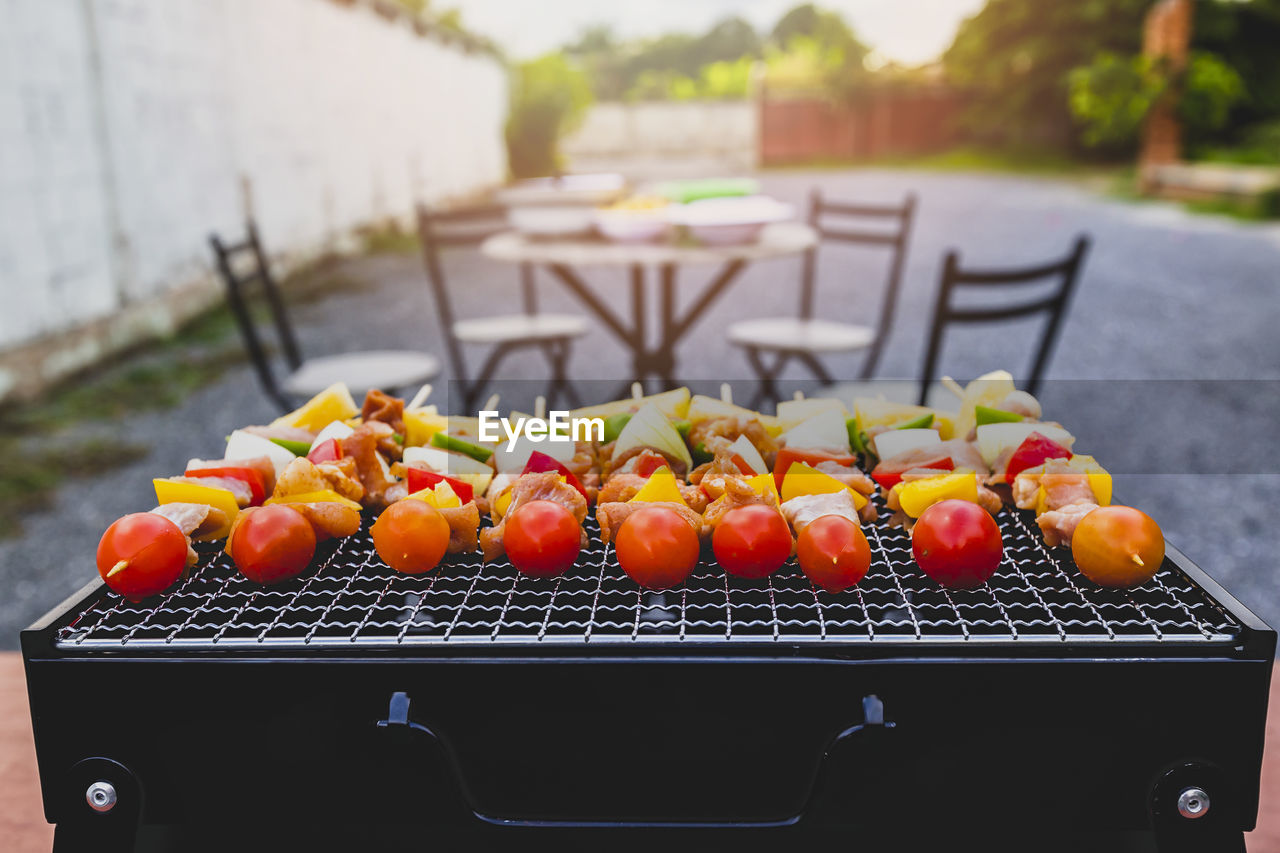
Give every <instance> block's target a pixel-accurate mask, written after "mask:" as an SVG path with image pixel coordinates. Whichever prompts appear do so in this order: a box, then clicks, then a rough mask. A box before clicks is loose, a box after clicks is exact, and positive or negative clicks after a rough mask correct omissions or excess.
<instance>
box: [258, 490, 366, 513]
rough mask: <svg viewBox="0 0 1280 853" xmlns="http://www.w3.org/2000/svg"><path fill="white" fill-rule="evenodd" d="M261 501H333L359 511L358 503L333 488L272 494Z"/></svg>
mask: <svg viewBox="0 0 1280 853" xmlns="http://www.w3.org/2000/svg"><path fill="white" fill-rule="evenodd" d="M262 503H263V505H266V504H328V503H334V504H342V505H343V506H349V507H351V508H352V509H354V510H355V511H356V512H359V511H360V504H358V503H356V502H355V501H353V500H351V498H344V497H343V496H342V495H340V494H338V493H337V492H335V491H334V490H333V489H321V490H319V491H315V492H298V493H297V494H293V495H273V496H271V497H269V498H267V499H266V500H265V501H263V502H262Z"/></svg>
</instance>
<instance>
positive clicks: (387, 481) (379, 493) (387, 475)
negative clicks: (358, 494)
mask: <svg viewBox="0 0 1280 853" xmlns="http://www.w3.org/2000/svg"><path fill="white" fill-rule="evenodd" d="M393 435H394V430H392V428H391V427H390V426H389V425H387V424H385V423H383V422H382V421H374V422H372V423H367V424H361V425H360V426H358V427H356V429H355V432H353V433H352V434H351V435H349V436H347V437H346V438H343V439H341V440H340V442H339V444H340V445H341V446H342V455H343V460H345V459H346V458H348V457H350V458H351V459H352V460H353V464H354V465H355V469H356V476H357V478H358V479H359V481H360V484H361V486H363V487H364V497H363V503H364V504H365V505H366V506H372V507H385V506H388V505H390V504H392V503H394V502H395V501H397V500H399V499H400V498H402V497H404V496H405V494H406V492H407V489H406V487H405V485H404V483H403V482H400V481H399V480H397V479H395V477H394V476H392V474H391V467H390V465H389V464H388V463H387V460H386V458H385V457H384V456H383V455H382V454H381V453H379V451H378V448H379V446H380V445H382V444H383V443H384V442H386V441H388V440H392V436H393ZM340 461H342V460H340Z"/></svg>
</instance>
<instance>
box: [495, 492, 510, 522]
mask: <svg viewBox="0 0 1280 853" xmlns="http://www.w3.org/2000/svg"><path fill="white" fill-rule="evenodd" d="M510 508H511V490H510V489H507V490H506V491H505V492H503V493H502V494H500V495H498V496H497V497H496V498H494V500H493V513H492V515H493V520H494V521H497V520H498V519H500V518H502V517H503V516H504V515H506V514H507V510H508V509H510Z"/></svg>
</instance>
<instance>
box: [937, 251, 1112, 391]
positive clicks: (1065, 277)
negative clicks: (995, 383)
mask: <svg viewBox="0 0 1280 853" xmlns="http://www.w3.org/2000/svg"><path fill="white" fill-rule="evenodd" d="M1089 244H1090V240H1089V237H1088V236H1087V235H1084V234H1081V235H1080V236H1079V237H1077V238H1076V243H1075V247H1074V248H1073V249H1072V250H1071V253H1070V254H1069V255H1067V256H1066V257H1065V258H1063V259H1062V260H1060V261H1054V262H1052V263H1047V264H1042V265H1040V266H1032V267H1021V268H1016V269H982V270H977V269H972V270H965V269H961V268H960V255H959V253H958V252H956V251H954V250H952V251H950V252H948V253H947V257H946V262H945V263H944V264H943V268H942V285H941V287H940V288H939V289H938V301H937V304H936V306H935V307H934V312H933V326H932V328H931V329H930V331H929V348H928V350H927V351H926V353H925V359H924V369H923V371H922V373H921V376H920V405H922V406H923V405H924V404H925V399H926V397H927V396H928V393H929V386H930V384H932V383H933V380H934V378H935V376H936V370H937V366H938V355H939V353H940V352H941V350H942V338H943V334H944V333H945V331H946V327H947V324H949V323H989V322H994V321H1000V320H1013V319H1016V318H1019V317H1026V316H1030V315H1032V314H1040V313H1044V314H1047V315H1048V321H1047V322H1046V323H1045V327H1044V330H1043V332H1042V333H1041V336H1040V346H1039V347H1038V348H1037V349H1036V356H1035V362H1034V363H1033V365H1032V367H1031V378H1030V381H1029V382H1028V384H1027V391H1029V392H1031V393H1032V394H1035V393H1036V392H1037V391H1038V390H1039V387H1040V377H1041V376H1042V374H1043V373H1044V369H1045V367H1046V366H1047V365H1048V363H1049V356H1050V355H1051V354H1052V352H1053V347H1054V344H1055V343H1056V342H1057V338H1058V332H1059V331H1060V330H1061V327H1062V318H1063V317H1064V316H1065V315H1066V312H1067V306H1068V305H1069V304H1070V301H1071V294H1072V292H1073V291H1074V290H1075V286H1076V280H1077V279H1078V278H1079V277H1080V268H1081V266H1083V264H1084V258H1085V255H1086V254H1087V253H1088V251H1089ZM1046 279H1049V280H1051V279H1058V286H1057V287H1056V288H1054V290H1053V292H1051V293H1050V294H1049V295H1048V296H1043V297H1041V298H1039V299H1033V300H1031V301H1026V300H1023V301H1021V302H1015V303H1013V304H1012V305H1008V306H1005V307H992V306H987V305H984V306H981V307H975V308H957V307H955V306H954V305H953V304H952V300H951V297H952V294H953V293H955V292H956V290H957V289H959V288H964V287H1018V286H1019V285H1028V284H1035V283H1037V282H1043V281H1045V280H1046Z"/></svg>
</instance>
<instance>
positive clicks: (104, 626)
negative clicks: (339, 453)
mask: <svg viewBox="0 0 1280 853" xmlns="http://www.w3.org/2000/svg"><path fill="white" fill-rule="evenodd" d="M884 517H885V515H884V514H882V518H884ZM998 521H999V523H1000V528H1001V532H1002V533H1003V535H1004V560H1003V562H1002V563H1001V565H1000V569H999V570H998V571H997V573H996V575H995V577H993V578H992V579H991V581H990V582H989V583H987V584H985V585H983V586H982V587H980V588H978V589H976V590H945V589H942V588H940V587H939V586H938V585H937V584H935V583H934V582H933V581H931V580H930V579H929V578H927V577H925V576H924V575H923V573H921V571H920V569H919V568H918V567H917V566H916V564H915V562H914V560H913V559H912V556H911V537H910V534H908V533H907V532H906V531H903V530H901V529H896V528H890V527H888V526H887V525H886V524H885V523H884V522H883V521H880V522H877V523H875V524H868V525H866V526H865V529H866V532H867V535H868V537H867V538H868V541H869V542H870V544H871V548H872V564H871V570H870V572H869V573H868V574H867V577H866V578H864V579H863V580H862V582H861V583H860V584H859V585H858V586H857V587H855V588H853V589H851V590H848V591H846V592H843V593H840V594H839V595H832V594H829V593H826V592H823V591H820V590H815V589H814V587H813V586H812V585H811V584H810V583H809V581H808V579H807V578H805V576H804V574H803V573H802V572H801V571H800V569H799V567H798V566H797V565H796V564H795V562H794V561H791V562H788V563H787V565H785V566H784V567H783V568H782V569H781V570H780V571H779V572H777V573H776V574H774V575H773V576H772V577H770V578H767V579H765V580H761V581H746V580H743V579H740V578H735V577H729V576H727V575H726V574H725V573H724V571H723V570H722V569H721V568H720V567H719V566H718V565H717V564H716V563H715V562H714V561H713V560H710V559H709V555H708V558H707V559H704V560H703V562H701V563H700V564H699V565H698V567H697V568H696V569H695V571H694V573H693V575H692V576H691V577H690V578H689V580H688V581H687V582H686V583H685V584H684V585H683V586H680V587H677V588H674V589H671V590H668V591H666V592H662V593H653V592H647V591H644V590H640V589H638V588H637V586H636V585H635V584H634V583H633V582H632V581H631V580H630V579H629V578H627V577H626V575H625V574H624V573H623V572H622V570H621V569H620V568H619V566H618V563H617V560H616V559H615V557H614V553H613V549H612V548H611V547H607V546H605V545H604V544H603V543H602V542H601V541H600V538H599V531H598V529H597V528H596V527H595V525H594V521H593V520H591V519H589V520H588V522H587V526H588V534H589V535H590V539H591V545H590V547H588V548H587V549H586V550H584V551H583V553H582V555H581V556H580V557H579V560H578V564H577V565H576V566H575V567H574V568H573V569H572V570H571V571H569V572H568V573H566V574H565V575H564V576H562V577H560V578H553V579H533V578H528V577H524V576H522V575H520V574H519V573H517V572H516V571H515V569H513V568H512V566H511V565H510V564H509V563H508V562H507V561H505V560H502V561H498V562H494V563H490V564H488V565H485V564H483V563H481V561H480V556H479V554H465V555H458V556H456V557H448V558H446V560H445V562H444V563H442V565H441V566H440V567H439V568H438V569H436V570H435V571H432V572H430V573H428V574H425V575H419V576H413V575H402V574H398V573H396V572H394V571H392V570H391V569H390V568H388V567H387V566H385V565H383V564H382V562H381V561H380V560H379V559H378V556H377V554H376V553H375V552H374V550H373V545H372V542H371V540H370V538H369V535H368V526H367V524H366V526H365V529H364V530H362V531H361V532H360V533H358V534H356V535H355V536H352V537H349V538H348V539H345V540H341V541H339V542H336V543H329V544H328V545H326V546H322V549H321V551H320V552H318V554H317V563H318V566H317V568H316V570H315V571H314V572H313V573H311V574H310V575H308V576H306V577H304V578H299V579H297V580H296V581H293V582H290V583H288V584H285V585H282V586H278V587H271V588H266V587H261V586H258V585H257V584H254V583H252V582H251V581H249V580H247V579H246V578H244V577H242V576H241V575H240V574H239V573H238V572H237V571H236V569H235V567H234V566H233V565H232V563H231V561H230V560H229V558H228V557H227V556H226V555H225V554H224V553H222V552H221V551H220V550H217V549H214V548H213V547H208V548H205V549H203V550H202V553H201V555H200V561H199V563H198V564H197V565H196V566H195V567H194V568H193V569H192V571H191V573H190V574H189V576H188V577H187V578H186V579H185V580H184V581H183V582H181V583H180V584H179V585H178V586H177V587H176V588H175V589H174V590H172V591H171V592H169V593H167V594H165V595H164V596H162V597H159V598H157V599H152V600H148V601H144V602H140V603H135V602H130V601H128V600H126V599H124V598H121V597H120V596H118V595H115V594H114V593H111V592H110V591H108V590H106V589H105V588H104V589H103V591H102V594H101V595H100V596H98V597H97V598H95V599H94V600H93V601H92V602H91V603H90V604H89V605H88V606H87V607H86V608H85V609H84V610H83V611H82V612H81V613H80V614H79V615H78V616H76V618H74V619H73V620H72V621H71V622H70V623H69V624H68V625H66V626H65V627H63V628H61V629H60V630H59V631H58V634H57V643H58V645H59V646H60V647H63V648H80V649H92V648H99V649H119V648H120V647H121V646H126V647H130V648H136V649H144V648H184V647H185V648H190V647H237V646H238V647H245V646H250V647H258V648H271V649H280V648H321V647H350V646H351V645H353V644H354V645H362V646H388V647H396V646H400V647H404V646H424V645H434V644H441V643H521V644H533V643H543V644H581V643H663V644H666V643H680V642H691V641H694V642H709V641H714V642H724V641H730V642H734V641H748V642H770V641H782V642H802V643H807V642H835V643H853V644H867V643H873V644H876V643H956V642H961V643H963V642H966V641H979V642H1018V643H1026V642H1032V643H1036V642H1040V643H1059V642H1066V641H1069V642H1072V643H1112V642H1116V641H1120V642H1152V641H1155V642H1184V643H1185V642H1193V643H1231V642H1234V641H1235V640H1236V639H1237V637H1238V635H1239V633H1240V630H1241V626H1240V624H1239V623H1238V622H1237V621H1236V620H1235V619H1234V618H1233V617H1232V616H1231V615H1229V614H1228V613H1227V612H1225V611H1224V610H1223V608H1222V607H1221V606H1219V605H1218V603H1217V602H1216V601H1214V600H1213V599H1212V598H1211V597H1210V596H1209V595H1208V594H1207V593H1205V592H1204V590H1202V589H1201V588H1200V587H1198V586H1197V585H1196V584H1195V583H1194V582H1192V580H1191V579H1190V578H1188V577H1187V576H1186V575H1185V574H1184V573H1183V572H1182V571H1181V570H1179V569H1178V568H1177V567H1176V566H1174V565H1173V564H1172V563H1171V562H1169V561H1166V562H1165V565H1164V566H1163V567H1162V569H1161V571H1160V572H1159V573H1158V574H1157V575H1156V577H1155V578H1154V579H1153V580H1152V581H1150V582H1149V583H1147V584H1146V585H1144V586H1143V587H1141V588H1139V589H1136V590H1106V589H1100V588H1098V587H1096V586H1094V585H1093V584H1092V583H1091V582H1089V581H1088V580H1086V579H1085V578H1083V577H1082V576H1081V575H1080V574H1079V573H1078V572H1077V571H1076V569H1075V566H1074V565H1073V564H1072V562H1071V557H1070V554H1069V552H1068V551H1067V550H1065V549H1049V548H1047V547H1046V546H1045V544H1044V541H1043V539H1042V537H1041V535H1040V532H1039V530H1038V529H1037V528H1036V527H1035V524H1034V522H1029V521H1028V518H1027V517H1026V516H1025V515H1024V514H1023V513H1020V512H1018V511H1015V510H1007V509H1006V510H1005V511H1004V512H1002V513H1001V514H1000V517H999V519H998Z"/></svg>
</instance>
